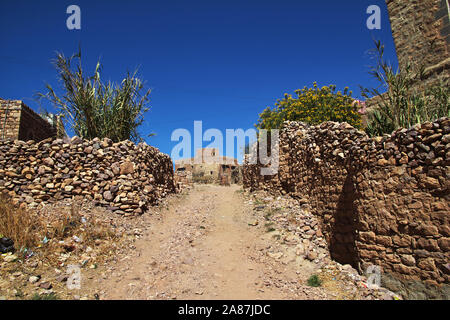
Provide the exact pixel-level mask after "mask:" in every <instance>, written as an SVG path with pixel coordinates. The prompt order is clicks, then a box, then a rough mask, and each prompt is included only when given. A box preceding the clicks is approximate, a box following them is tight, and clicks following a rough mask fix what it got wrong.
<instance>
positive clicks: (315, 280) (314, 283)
mask: <svg viewBox="0 0 450 320" xmlns="http://www.w3.org/2000/svg"><path fill="white" fill-rule="evenodd" d="M321 285H322V280H320V279H319V276H318V275H317V274H313V275H312V276H311V277H309V279H308V286H310V287H320V286H321Z"/></svg>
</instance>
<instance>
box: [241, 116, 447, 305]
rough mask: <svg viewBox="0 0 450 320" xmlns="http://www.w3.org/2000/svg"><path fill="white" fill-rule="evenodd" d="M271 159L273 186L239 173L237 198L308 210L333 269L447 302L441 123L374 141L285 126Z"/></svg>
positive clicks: (348, 130)
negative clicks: (374, 269) (283, 197)
mask: <svg viewBox="0 0 450 320" xmlns="http://www.w3.org/2000/svg"><path fill="white" fill-rule="evenodd" d="M279 150H280V168H279V171H278V173H277V174H276V175H274V176H261V175H260V168H261V166H260V165H249V164H248V162H246V163H244V167H243V179H244V187H245V188H248V189H250V190H261V189H265V190H268V191H271V192H281V193H285V194H290V195H292V196H293V197H296V198H298V199H299V200H301V201H302V202H304V203H309V205H310V206H311V209H312V211H313V213H314V214H315V215H317V216H318V217H320V220H321V227H322V230H323V233H324V236H325V238H326V240H327V242H328V244H329V249H330V253H331V256H332V257H333V258H334V259H335V260H337V261H339V262H341V263H349V264H352V265H353V266H355V267H357V268H359V269H360V270H361V271H362V270H365V269H366V268H367V266H368V265H371V264H374V265H377V266H380V267H381V268H382V270H383V272H384V273H385V274H386V275H389V276H391V275H392V276H393V277H394V278H395V279H398V280H399V281H400V282H401V283H402V286H403V285H404V284H405V283H409V282H412V283H415V286H417V283H418V282H419V283H420V285H422V286H433V287H438V288H440V289H439V290H438V291H433V292H440V293H438V295H440V297H442V295H444V296H445V294H448V296H447V298H450V291H449V290H450V287H449V281H450V265H449V261H450V252H449V251H450V227H449V225H450V224H449V222H450V221H449V219H450V206H449V204H450V192H449V191H450V167H449V165H450V119H448V118H444V119H440V120H437V121H435V122H433V123H425V124H423V125H422V126H416V127H413V128H411V129H408V130H406V129H403V130H398V131H396V132H394V133H393V134H392V135H391V136H389V137H385V138H375V139H371V138H369V137H368V136H367V135H366V134H365V133H364V132H361V131H358V130H356V129H355V128H353V127H351V126H350V125H348V124H346V123H343V124H339V123H334V122H326V123H323V124H321V125H319V126H312V127H309V126H306V125H305V124H302V123H297V122H290V123H286V125H285V129H283V130H282V132H281V133H280V146H279ZM433 290H434V289H433ZM423 291H424V292H426V294H427V295H429V294H430V292H431V291H430V290H426V289H424V290H423ZM436 294H437V293H436Z"/></svg>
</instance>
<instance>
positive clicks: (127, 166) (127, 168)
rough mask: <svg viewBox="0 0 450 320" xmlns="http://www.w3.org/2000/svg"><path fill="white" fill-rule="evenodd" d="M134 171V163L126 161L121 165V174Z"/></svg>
mask: <svg viewBox="0 0 450 320" xmlns="http://www.w3.org/2000/svg"><path fill="white" fill-rule="evenodd" d="M133 172H134V163H132V162H131V161H128V160H127V161H125V162H124V163H122V164H121V165H120V174H130V173H133Z"/></svg>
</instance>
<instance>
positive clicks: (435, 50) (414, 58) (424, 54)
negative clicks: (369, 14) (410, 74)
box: [386, 0, 450, 87]
mask: <svg viewBox="0 0 450 320" xmlns="http://www.w3.org/2000/svg"><path fill="white" fill-rule="evenodd" d="M386 4H387V7H388V11H389V18H390V22H391V29H392V35H393V38H394V42H395V46H396V50H397V56H398V61H399V66H400V69H405V68H406V66H407V65H408V64H412V65H413V66H419V65H422V66H423V67H424V68H425V73H424V77H423V79H421V81H420V82H419V83H417V86H418V87H419V86H420V87H425V86H429V85H432V84H435V83H437V81H439V79H442V80H443V81H447V83H448V80H449V78H450V76H449V74H450V71H449V70H450V55H449V45H450V17H449V5H448V0H420V1H417V0H386Z"/></svg>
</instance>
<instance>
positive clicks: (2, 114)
mask: <svg viewBox="0 0 450 320" xmlns="http://www.w3.org/2000/svg"><path fill="white" fill-rule="evenodd" d="M55 136H58V137H63V136H65V131H64V126H63V124H62V121H61V118H60V117H57V116H54V115H53V116H50V118H49V119H44V118H43V117H41V116H40V115H38V114H37V113H36V112H34V111H33V110H32V109H31V108H30V107H28V106H27V105H26V104H25V103H23V101H21V100H4V99H1V98H0V139H11V140H22V141H28V140H34V141H36V142H38V141H41V140H44V139H47V138H50V137H55Z"/></svg>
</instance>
